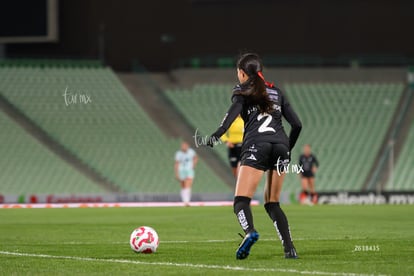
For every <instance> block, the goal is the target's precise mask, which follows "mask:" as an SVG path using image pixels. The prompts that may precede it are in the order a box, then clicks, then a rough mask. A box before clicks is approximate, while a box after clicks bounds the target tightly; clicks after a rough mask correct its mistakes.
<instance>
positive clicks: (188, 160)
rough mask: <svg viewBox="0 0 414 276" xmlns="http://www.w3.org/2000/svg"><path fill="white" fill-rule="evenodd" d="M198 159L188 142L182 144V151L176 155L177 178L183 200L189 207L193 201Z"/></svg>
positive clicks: (175, 168)
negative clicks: (192, 194) (192, 195)
mask: <svg viewBox="0 0 414 276" xmlns="http://www.w3.org/2000/svg"><path fill="white" fill-rule="evenodd" d="M197 161H198V157H197V154H196V152H195V151H194V150H193V149H192V148H190V145H189V144H188V143H187V142H182V143H181V149H180V150H179V151H177V152H176V153H175V166H174V172H175V178H176V179H177V180H178V181H179V182H180V185H181V193H180V194H181V200H182V201H183V202H184V204H185V205H186V206H189V204H190V200H191V187H192V186H193V180H194V169H195V167H196V165H197Z"/></svg>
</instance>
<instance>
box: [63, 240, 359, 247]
mask: <svg viewBox="0 0 414 276" xmlns="http://www.w3.org/2000/svg"><path fill="white" fill-rule="evenodd" d="M355 239H357V240H359V239H360V238H355ZM294 240H295V241H305V240H306V241H333V240H338V241H339V240H343V238H311V239H305V238H297V239H294ZM347 240H354V239H352V238H348V239H347ZM240 241H241V238H240V239H228V240H194V241H186V240H171V241H163V240H161V241H160V243H161V244H163V243H164V244H166V243H226V242H240ZM259 241H279V240H278V239H276V238H267V239H264V238H261V239H259ZM59 244H74V245H82V244H85V245H86V244H128V241H114V242H85V241H63V242H59Z"/></svg>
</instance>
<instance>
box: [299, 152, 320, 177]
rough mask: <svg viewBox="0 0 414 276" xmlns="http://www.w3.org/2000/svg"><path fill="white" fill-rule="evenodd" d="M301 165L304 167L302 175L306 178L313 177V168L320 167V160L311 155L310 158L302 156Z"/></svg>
mask: <svg viewBox="0 0 414 276" xmlns="http://www.w3.org/2000/svg"><path fill="white" fill-rule="evenodd" d="M299 165H300V166H302V169H303V173H302V175H303V176H305V177H312V176H314V175H313V171H312V169H313V166H315V167H318V166H319V162H318V159H316V157H315V155H313V154H311V155H309V156H306V155H304V154H302V155H301V156H300V157H299Z"/></svg>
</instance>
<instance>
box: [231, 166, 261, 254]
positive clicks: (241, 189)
mask: <svg viewBox="0 0 414 276" xmlns="http://www.w3.org/2000/svg"><path fill="white" fill-rule="evenodd" d="M262 176H263V171H261V170H258V169H255V168H253V167H250V166H244V165H242V166H240V171H239V174H238V177H237V183H236V192H235V197H234V204H233V207H234V213H235V214H236V216H237V220H238V221H239V224H240V226H241V227H242V229H243V231H244V232H245V234H246V236H245V238H244V239H243V241H242V243H241V244H240V246H239V248H238V249H237V252H236V258H237V259H245V258H247V256H248V255H249V253H250V248H251V246H252V245H253V244H254V243H255V242H256V241H257V240H258V238H259V234H258V233H257V232H256V230H255V228H254V224H253V215H252V211H251V208H250V201H251V199H252V197H253V195H254V193H255V191H256V188H257V186H258V184H259V182H260V179H261V178H262Z"/></svg>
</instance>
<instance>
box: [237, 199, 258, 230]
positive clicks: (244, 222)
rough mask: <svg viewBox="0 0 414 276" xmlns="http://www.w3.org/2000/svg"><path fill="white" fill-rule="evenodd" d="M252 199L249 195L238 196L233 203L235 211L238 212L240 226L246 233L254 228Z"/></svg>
mask: <svg viewBox="0 0 414 276" xmlns="http://www.w3.org/2000/svg"><path fill="white" fill-rule="evenodd" d="M250 201H251V198H249V197H245V196H236V197H235V198H234V203H233V208H234V213H235V214H236V216H237V219H238V220H239V223H240V226H241V227H242V229H243V231H244V233H246V234H247V233H249V232H251V231H253V230H254V225H253V215H252V210H251V208H250Z"/></svg>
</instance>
